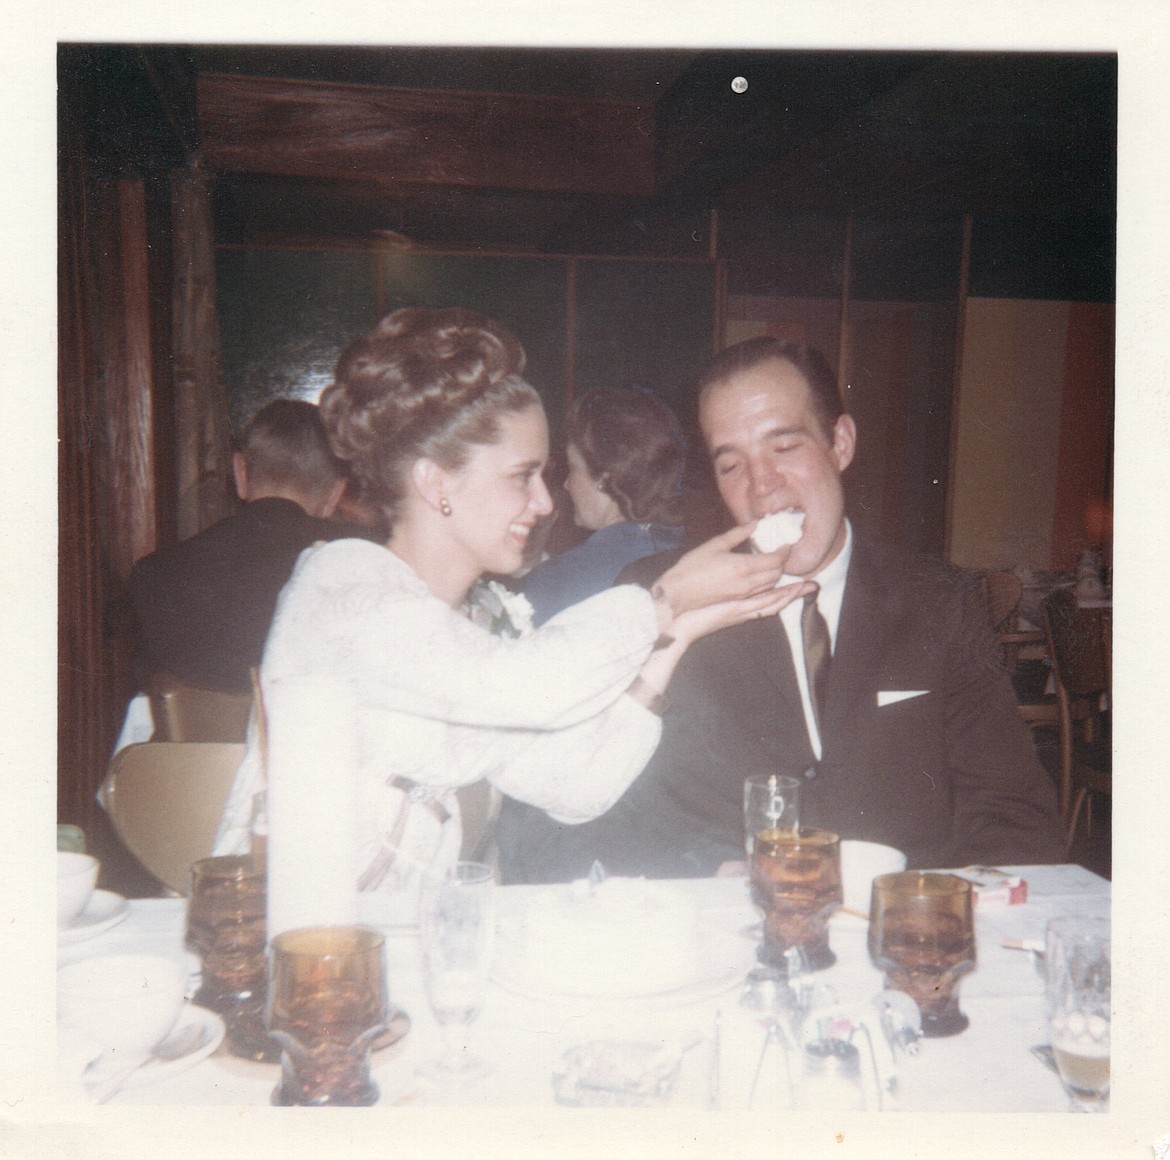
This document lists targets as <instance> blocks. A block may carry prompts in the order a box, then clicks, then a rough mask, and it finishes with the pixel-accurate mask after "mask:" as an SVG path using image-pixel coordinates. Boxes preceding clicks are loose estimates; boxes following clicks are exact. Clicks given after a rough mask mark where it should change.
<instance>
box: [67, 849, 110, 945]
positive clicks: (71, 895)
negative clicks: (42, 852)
mask: <svg viewBox="0 0 1170 1160" xmlns="http://www.w3.org/2000/svg"><path fill="white" fill-rule="evenodd" d="M99 868H100V863H99V862H98V860H97V859H96V858H95V857H93V855H91V854H75V853H72V852H71V851H68V850H58V851H57V925H58V926H68V925H69V923H71V922H72V921H73V920H74V919H75V918H77V916H78V915H79V914H81V912H82V911H83V910H85V908H86V905H87V904H88V902H89V899H90V896H91V895H92V894H93V888H94V886H96V885H97V876H98V870H99Z"/></svg>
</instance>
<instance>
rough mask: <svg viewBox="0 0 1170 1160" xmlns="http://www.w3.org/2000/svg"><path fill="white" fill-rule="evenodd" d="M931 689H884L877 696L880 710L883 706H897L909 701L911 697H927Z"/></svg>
mask: <svg viewBox="0 0 1170 1160" xmlns="http://www.w3.org/2000/svg"><path fill="white" fill-rule="evenodd" d="M929 692H930V690H929V689H882V690H881V691H880V692H879V693H878V695H877V702H878V708H879V709H880V708H881V707H882V706H883V705H896V704H897V703H898V702H899V701H909V700H910V698H911V697H925V696H926V694H927V693H929Z"/></svg>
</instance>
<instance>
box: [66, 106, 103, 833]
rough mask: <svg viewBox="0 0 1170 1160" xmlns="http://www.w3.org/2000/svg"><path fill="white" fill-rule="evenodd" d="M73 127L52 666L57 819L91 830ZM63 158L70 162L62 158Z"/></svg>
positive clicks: (86, 472) (96, 697)
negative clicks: (54, 676)
mask: <svg viewBox="0 0 1170 1160" xmlns="http://www.w3.org/2000/svg"><path fill="white" fill-rule="evenodd" d="M75 130H76V124H75V122H73V121H72V120H70V119H68V118H63V119H62V123H61V126H60V130H59V138H60V140H61V143H62V148H61V153H62V158H63V162H62V165H61V167H60V172H59V179H58V189H59V197H58V206H59V210H58V213H59V218H58V266H57V279H58V283H57V284H58V300H59V324H58V330H57V342H58V371H57V374H58V383H57V424H58V437H59V441H58V448H57V462H58V490H57V505H58V557H57V582H58V589H57V599H58V629H57V632H58V665H57V674H58V677H57V702H58V715H57V760H58V770H59V773H58V791H57V795H58V796H57V819H58V821H66V822H73V823H74V824H76V825H80V826H82V827H84V828H86V830H87V831H88V830H90V829H91V827H92V819H93V815H94V813H95V812H96V810H97V808H98V807H97V803H96V802H95V801H94V800H93V795H92V793H88V792H87V790H88V787H89V785H90V783H91V782H92V776H91V773H90V771H91V770H92V769H94V768H95V767H96V764H97V762H98V761H100V759H101V754H102V752H103V747H104V743H105V732H104V730H103V728H102V724H103V714H102V712H101V706H102V697H101V693H102V688H101V683H100V680H96V679H95V677H100V674H101V672H102V669H103V665H102V652H101V634H100V632H98V633H95V632H94V625H100V624H101V620H102V603H103V592H102V588H101V584H100V578H101V568H100V567H99V565H98V561H97V560H96V556H97V537H96V535H95V531H96V528H97V523H98V521H97V517H96V512H95V508H96V505H97V503H98V500H99V492H98V487H97V471H96V459H97V457H96V454H95V444H96V443H97V441H98V440H97V437H96V434H95V431H94V427H93V423H92V414H93V411H94V410H95V407H94V405H93V395H94V394H95V387H96V377H97V367H96V362H97V350H96V346H97V344H96V341H95V336H94V334H93V326H94V317H93V314H92V313H91V308H92V306H93V304H94V300H95V297H96V295H95V291H94V286H93V274H92V270H91V266H90V255H89V250H90V244H89V237H88V229H87V224H88V215H89V211H90V203H91V201H92V193H91V191H90V190H89V189H88V188H87V183H86V180H85V172H84V170H83V168H82V167H81V166H80V164H78V163H77V160H76V157H77V141H76V136H75ZM71 162H72V163H71Z"/></svg>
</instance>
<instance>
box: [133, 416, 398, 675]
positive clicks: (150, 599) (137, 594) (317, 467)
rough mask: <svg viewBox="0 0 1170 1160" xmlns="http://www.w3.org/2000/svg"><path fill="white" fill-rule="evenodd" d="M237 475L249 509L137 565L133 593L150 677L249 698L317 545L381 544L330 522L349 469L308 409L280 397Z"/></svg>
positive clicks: (255, 431)
mask: <svg viewBox="0 0 1170 1160" xmlns="http://www.w3.org/2000/svg"><path fill="white" fill-rule="evenodd" d="M232 468H233V473H234V475H235V483H236V492H237V494H238V495H239V497H240V499H241V500H243V501H244V502H243V506H242V507H241V508H240V509H239V510H238V511H236V512H234V513H233V514H232V515H230V516H227V517H226V518H225V519H222V520H220V521H219V522H218V523H216V524H213V525H212V526H211V527H209V528H206V529H205V530H204V531H202V532H200V533H199V534H198V535H195V536H192V537H191V538H190V539H188V540H184V541H183V542H182V543H179V544H174V545H172V546H171V547H167V548H161V549H159V550H158V551H157V552H154V553H152V554H151V555H149V556H146V557H145V558H143V559H142V560H139V561H138V563H137V564H135V566H134V568H133V570H132V572H131V574H130V581H129V586H130V597H131V601H132V604H133V609H134V617H135V621H136V624H137V629H138V637H139V646H140V650H141V653H142V661H143V664H144V666H145V669H146V672H147V673H157V672H166V673H169V674H171V675H172V676H174V677H177V678H179V680H181V681H184V682H186V683H187V684H191V685H197V686H199V687H200V688H206V689H217V690H220V691H222V692H227V693H246V692H248V690H249V688H250V676H249V670H250V669H251V668H253V667H254V666H257V665H259V664H260V657H261V654H262V653H263V651H264V641H265V639H266V638H267V636H268V628H269V625H270V624H271V622H272V615H273V611H274V609H275V607H276V598H277V596H278V594H279V593H280V590H281V588H283V587H284V584H285V582H286V581H287V580H288V578H289V575H290V574H291V572H292V569H293V565H294V564H295V563H296V560H297V557H298V556H299V555H300V553H301V552H302V551H303V550H304V549H305V548H307V547H308V546H309V545H310V544H312V543H314V542H315V541H317V540H336V539H342V538H344V537H347V536H359V537H362V538H365V539H374V540H377V539H380V538H381V537H380V536H378V535H377V534H376V532H375V531H374V530H371V529H369V528H365V527H360V526H358V525H355V524H348V523H341V522H339V521H336V520H333V519H330V518H329V517H330V516H332V515H333V513H334V511H335V510H336V508H337V506H338V504H339V503H340V502H341V499H342V496H343V494H344V492H345V488H346V475H345V465H344V464H343V463H342V462H341V460H339V459H337V458H336V457H335V456H334V455H333V453H332V451H331V450H330V448H329V440H328V437H327V436H326V434H325V428H324V426H323V424H322V422H321V417H320V415H319V414H318V411H317V408H316V406H314V405H313V404H312V403H307V402H304V401H303V400H300V399H274V400H273V401H272V402H270V403H268V404H267V405H266V406H264V407H262V408H261V409H260V411H258V412H257V414H256V416H255V417H254V418H253V419H252V421H251V422H250V423H249V424H248V426H247V428H246V429H245V431H244V436H243V439H242V440H241V442H240V446H239V449H238V450H237V451H236V452H235V453H234V454H233V456H232ZM143 675H144V676H145V674H143Z"/></svg>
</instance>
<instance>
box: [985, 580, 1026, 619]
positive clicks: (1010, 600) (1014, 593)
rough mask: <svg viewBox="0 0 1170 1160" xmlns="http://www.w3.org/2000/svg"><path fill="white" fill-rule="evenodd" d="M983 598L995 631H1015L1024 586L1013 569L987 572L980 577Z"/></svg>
mask: <svg viewBox="0 0 1170 1160" xmlns="http://www.w3.org/2000/svg"><path fill="white" fill-rule="evenodd" d="M980 586H981V587H982V589H983V598H984V599H985V600H986V601H987V614H988V618H989V619H990V621H991V629H992V631H993V632H1014V631H1015V629H1016V627H1017V622H1016V612H1017V610H1018V609H1019V607H1020V597H1021V596H1022V595H1023V593H1024V586H1023V584H1022V583H1021V582H1020V578H1019V577H1018V576H1017V575H1016V574H1015V573H1014V572H1012V571H1009V570H1007V569H1004V570H1002V571H998V572H985V573H984V574H983V576H982V577H981V578H980Z"/></svg>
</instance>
